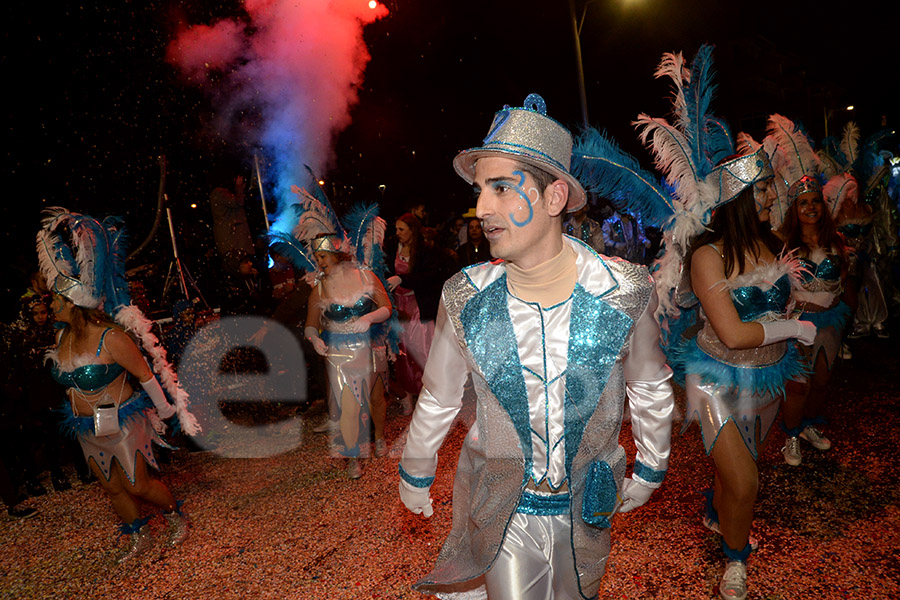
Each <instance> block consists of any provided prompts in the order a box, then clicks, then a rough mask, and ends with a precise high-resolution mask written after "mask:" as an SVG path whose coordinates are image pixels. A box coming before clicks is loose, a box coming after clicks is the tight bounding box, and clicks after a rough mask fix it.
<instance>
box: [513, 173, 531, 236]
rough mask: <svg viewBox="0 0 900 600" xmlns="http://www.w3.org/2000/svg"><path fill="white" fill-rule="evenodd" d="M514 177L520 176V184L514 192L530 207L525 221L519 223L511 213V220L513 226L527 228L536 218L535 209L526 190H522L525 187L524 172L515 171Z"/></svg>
mask: <svg viewBox="0 0 900 600" xmlns="http://www.w3.org/2000/svg"><path fill="white" fill-rule="evenodd" d="M513 175H518V176H519V183H518V184H517V185H516V186H515V187H513V190H514V191H515V192H516V193H517V194H518V195H519V197H521V198H522V200H524V201H525V204H527V205H528V218H526V219H525V220H524V221H517V220H516V216H515V215H514V214H513V213H509V220H510V221H512V224H513V225H515V226H516V227H525V226H526V225H528V224H529V223H531V219H533V218H534V207H533V206H532V205H531V200H529V199H528V195H527V194H526V193H525V190H523V189H522V186H523V185H525V173H523V172H522V171H519V170H516V171H513Z"/></svg>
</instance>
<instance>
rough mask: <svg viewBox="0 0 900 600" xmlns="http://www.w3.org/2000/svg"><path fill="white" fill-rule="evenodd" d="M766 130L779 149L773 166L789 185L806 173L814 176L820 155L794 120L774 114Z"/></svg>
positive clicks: (818, 167) (818, 166)
mask: <svg viewBox="0 0 900 600" xmlns="http://www.w3.org/2000/svg"><path fill="white" fill-rule="evenodd" d="M766 131H767V132H768V134H769V136H770V137H771V139H772V140H773V141H774V143H775V145H776V146H777V147H778V149H779V152H778V155H777V156H778V158H777V160H776V159H775V158H774V157H773V159H772V160H773V162H772V168H773V169H775V170H776V171H778V172H779V174H780V175H781V177H782V178H783V179H784V181H785V182H787V185H788V187H790V186H791V185H793V183H794V182H795V181H797V180H799V179H800V178H801V177H803V176H804V175H810V176H812V175H815V174H816V173H817V172H818V171H819V169H820V161H819V157H818V156H817V155H816V153H815V152H814V151H813V148H812V144H810V143H809V138H807V137H806V135H804V133H803V132H802V131H801V130H800V128H799V127H797V126H796V125H795V124H794V122H793V121H791V120H790V119H788V118H787V117H784V116H782V115H779V114H773V115H771V116H770V117H769V122H768V126H767V128H766ZM776 163H777V166H776Z"/></svg>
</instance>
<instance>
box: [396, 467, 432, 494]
mask: <svg viewBox="0 0 900 600" xmlns="http://www.w3.org/2000/svg"><path fill="white" fill-rule="evenodd" d="M398 470H399V471H400V479H402V480H403V481H405V482H406V483H408V484H409V485H411V486H413V487H417V488H427V487H431V484H432V483H434V477H413V476H412V475H410V474H409V473H407V472H406V469H404V468H403V465H399V468H398Z"/></svg>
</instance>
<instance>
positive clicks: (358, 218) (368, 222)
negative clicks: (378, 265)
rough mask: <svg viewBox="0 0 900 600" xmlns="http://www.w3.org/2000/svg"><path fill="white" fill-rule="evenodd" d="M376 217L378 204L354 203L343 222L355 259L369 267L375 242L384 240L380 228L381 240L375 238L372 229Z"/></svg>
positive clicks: (374, 232) (379, 242) (378, 242)
mask: <svg viewBox="0 0 900 600" xmlns="http://www.w3.org/2000/svg"><path fill="white" fill-rule="evenodd" d="M377 219H378V205H377V204H374V203H373V204H370V205H368V206H366V205H364V204H357V205H354V206H353V207H352V208H351V209H350V211H349V212H348V213H347V214H346V215H345V216H344V224H345V225H346V226H347V236H348V239H349V241H350V246H351V248H353V249H354V252H355V255H356V260H357V262H359V264H361V265H365V266H367V267H370V268H371V264H370V263H371V260H372V250H373V248H374V246H375V245H376V244H378V245H380V244H381V242H382V241H384V230H383V229H382V230H381V231H382V234H381V240H376V237H375V236H376V233H377V232H376V231H375V229H373V226H374V225H375V222H376V220H377Z"/></svg>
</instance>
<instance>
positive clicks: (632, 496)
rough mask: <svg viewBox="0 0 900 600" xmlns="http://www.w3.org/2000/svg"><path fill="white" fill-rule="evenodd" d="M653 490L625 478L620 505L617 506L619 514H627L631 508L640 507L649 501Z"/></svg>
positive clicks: (629, 478)
mask: <svg viewBox="0 0 900 600" xmlns="http://www.w3.org/2000/svg"><path fill="white" fill-rule="evenodd" d="M655 489H656V488H652V487H650V486H647V485H644V484H643V483H641V482H639V481H635V480H634V479H632V478H631V477H626V478H625V482H624V483H623V485H622V504H621V505H620V506H619V512H628V511H629V510H631V509H632V508H637V507H638V506H642V505H643V504H645V503H646V502H647V500H649V499H650V496H651V495H652V494H653V490H655Z"/></svg>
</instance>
